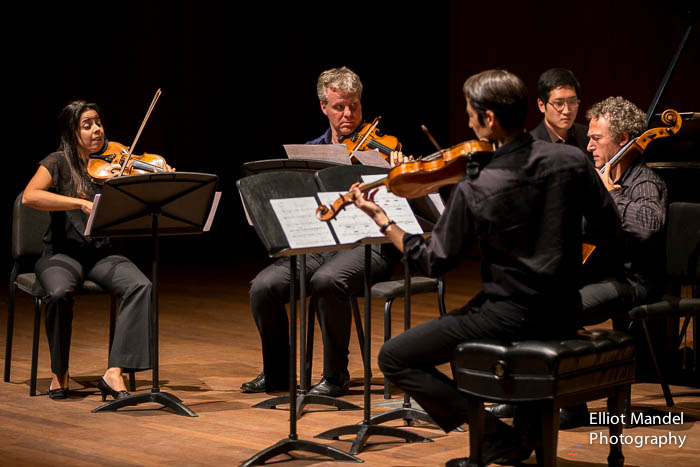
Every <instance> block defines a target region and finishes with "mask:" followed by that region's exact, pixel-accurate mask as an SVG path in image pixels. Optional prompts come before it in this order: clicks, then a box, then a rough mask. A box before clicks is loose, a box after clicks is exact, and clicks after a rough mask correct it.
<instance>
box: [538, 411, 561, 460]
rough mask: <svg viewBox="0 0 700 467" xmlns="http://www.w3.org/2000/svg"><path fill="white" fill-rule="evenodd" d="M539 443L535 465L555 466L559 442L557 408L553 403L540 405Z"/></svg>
mask: <svg viewBox="0 0 700 467" xmlns="http://www.w3.org/2000/svg"><path fill="white" fill-rule="evenodd" d="M538 405H539V406H540V410H539V413H540V441H541V444H538V446H537V450H536V452H537V465H542V466H545V467H551V466H555V465H557V444H558V442H559V407H557V405H556V404H555V403H554V402H553V401H543V402H541V403H540V404H538Z"/></svg>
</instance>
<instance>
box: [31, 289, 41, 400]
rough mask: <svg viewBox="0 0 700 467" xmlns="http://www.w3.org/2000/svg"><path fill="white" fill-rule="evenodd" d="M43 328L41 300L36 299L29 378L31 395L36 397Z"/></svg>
mask: <svg viewBox="0 0 700 467" xmlns="http://www.w3.org/2000/svg"><path fill="white" fill-rule="evenodd" d="M40 328H41V298H39V297H34V336H33V338H32V369H31V373H30V376H29V395H30V396H36V372H37V366H38V364H39V332H40Z"/></svg>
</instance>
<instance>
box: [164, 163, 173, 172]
mask: <svg viewBox="0 0 700 467" xmlns="http://www.w3.org/2000/svg"><path fill="white" fill-rule="evenodd" d="M163 169H164V171H165V172H175V167H170V166H169V165H168V164H165V167H163Z"/></svg>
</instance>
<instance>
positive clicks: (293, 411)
mask: <svg viewBox="0 0 700 467" xmlns="http://www.w3.org/2000/svg"><path fill="white" fill-rule="evenodd" d="M236 185H237V186H238V190H239V192H240V194H241V199H242V200H243V205H244V207H245V209H246V212H247V213H248V216H249V218H250V219H251V220H252V222H253V226H254V228H255V231H256V232H257V233H258V236H259V237H260V240H261V241H262V242H263V245H264V246H265V248H266V249H267V250H268V252H269V254H270V256H289V277H290V285H289V294H290V295H289V349H290V352H289V395H288V396H283V397H276V398H273V399H270V400H269V401H267V402H268V405H269V404H271V403H274V405H272V406H270V407H274V406H276V405H278V404H282V403H289V435H288V436H287V438H284V439H282V440H280V441H278V442H277V443H275V444H273V445H272V446H270V447H268V448H265V449H263V450H262V451H260V452H258V453H257V454H255V455H254V456H253V457H251V458H249V459H248V460H246V461H245V462H243V463H242V464H241V465H242V466H246V467H247V466H251V465H260V464H264V463H265V461H267V460H269V459H271V458H273V457H275V456H277V455H278V454H286V453H289V452H291V451H306V452H312V453H315V454H323V455H326V456H328V457H331V458H333V459H335V460H340V461H346V462H350V461H354V462H363V461H362V459H359V458H357V457H355V456H352V455H350V454H347V453H345V452H343V451H341V450H340V449H337V448H334V447H332V446H325V445H323V444H319V443H316V442H313V441H305V440H300V439H299V437H298V435H297V425H296V423H297V414H298V412H299V410H300V408H302V407H303V405H304V404H306V403H311V402H313V403H329V404H330V405H336V406H338V404H337V403H343V404H348V403H347V402H345V401H341V400H339V399H335V398H332V397H327V396H315V395H310V394H303V393H302V394H299V395H298V396H297V369H296V345H297V344H296V336H297V334H296V319H297V313H296V301H297V296H296V283H297V271H296V269H297V268H296V256H297V255H301V257H302V261H301V270H300V275H301V282H300V291H299V296H300V300H301V307H302V308H301V311H302V313H301V316H300V327H301V330H302V331H301V332H302V334H303V332H304V329H305V319H306V317H305V305H304V302H303V300H304V299H305V298H306V277H305V275H306V264H305V263H306V258H305V256H304V254H305V253H307V252H311V251H313V250H312V249H311V250H308V251H307V250H302V249H299V250H293V249H291V248H289V246H288V243H287V240H286V238H285V234H284V231H283V230H282V228H281V226H280V225H279V222H278V221H277V219H276V217H275V213H274V211H273V210H272V208H271V206H270V200H271V199H276V198H282V197H294V196H308V195H313V194H314V193H316V191H317V190H316V187H315V182H314V179H313V175H312V174H309V173H298V172H270V173H263V174H257V175H253V176H250V177H246V178H243V179H241V180H238V181H237V182H236ZM317 251H323V250H317ZM304 342H305V340H304V339H303V338H302V339H301V340H300V343H301V345H302V350H301V352H300V353H301V356H300V360H301V361H302V362H303V360H304V357H305V352H306V348H305V345H304ZM301 367H302V368H303V363H302V366H301ZM302 373H304V372H303V371H302ZM305 379H306V378H304V376H302V386H303V385H304V384H305V383H304V381H305ZM302 390H303V391H305V388H302ZM292 401H296V403H293V402H292ZM261 404H263V403H260V404H256V405H255V406H254V407H264V408H270V407H265V406H264V405H261ZM349 405H350V406H352V407H356V406H354V405H353V404H349ZM339 409H340V410H343V409H342V408H340V407H339Z"/></svg>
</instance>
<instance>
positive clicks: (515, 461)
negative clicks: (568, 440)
mask: <svg viewBox="0 0 700 467" xmlns="http://www.w3.org/2000/svg"><path fill="white" fill-rule="evenodd" d="M533 450H534V447H533V446H531V445H530V444H528V443H527V442H526V441H525V440H522V441H521V442H519V443H513V444H506V443H504V442H498V443H489V442H488V441H486V440H484V448H483V451H482V453H481V457H482V459H483V461H484V462H483V464H481V465H489V464H500V465H519V464H520V463H521V462H523V461H525V460H527V459H528V458H529V457H530V455H531V454H532V451H533ZM478 465H479V464H477V462H475V461H472V460H471V458H469V457H458V458H456V459H450V460H449V461H447V463H446V464H445V467H477V466H478Z"/></svg>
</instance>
